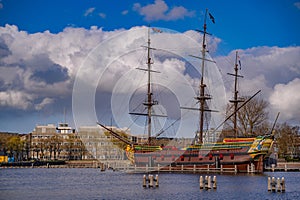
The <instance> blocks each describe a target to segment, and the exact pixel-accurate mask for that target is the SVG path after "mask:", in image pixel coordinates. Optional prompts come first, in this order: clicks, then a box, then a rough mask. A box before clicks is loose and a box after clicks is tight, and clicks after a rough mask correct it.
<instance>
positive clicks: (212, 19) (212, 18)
mask: <svg viewBox="0 0 300 200" xmlns="http://www.w3.org/2000/svg"><path fill="white" fill-rule="evenodd" d="M208 15H209V18H210V19H211V21H212V23H215V18H214V16H212V14H210V13H208Z"/></svg>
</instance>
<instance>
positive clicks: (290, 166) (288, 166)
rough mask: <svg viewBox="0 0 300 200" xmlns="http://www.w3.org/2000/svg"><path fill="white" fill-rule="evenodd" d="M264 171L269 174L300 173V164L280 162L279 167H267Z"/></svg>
mask: <svg viewBox="0 0 300 200" xmlns="http://www.w3.org/2000/svg"><path fill="white" fill-rule="evenodd" d="M264 170H265V171H268V172H299V171H300V162H279V163H277V165H274V164H273V165H272V166H271V167H265V169H264Z"/></svg>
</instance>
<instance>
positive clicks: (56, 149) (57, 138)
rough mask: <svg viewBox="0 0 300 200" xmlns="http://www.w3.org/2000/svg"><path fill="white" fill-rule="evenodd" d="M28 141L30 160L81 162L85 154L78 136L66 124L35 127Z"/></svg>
mask: <svg viewBox="0 0 300 200" xmlns="http://www.w3.org/2000/svg"><path fill="white" fill-rule="evenodd" d="M30 140H31V148H30V149H31V158H32V159H37V160H40V159H41V160H56V159H59V160H81V159H82V157H83V154H84V152H85V150H84V146H83V144H82V142H81V140H80V137H79V135H78V134H77V133H76V131H75V130H74V129H72V128H71V127H69V126H68V124H67V123H60V124H59V125H58V126H57V127H56V126H55V125H54V124H48V125H37V126H36V127H35V129H34V130H33V131H32V133H31V139H30Z"/></svg>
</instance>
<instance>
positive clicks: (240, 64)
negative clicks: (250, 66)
mask: <svg viewBox="0 0 300 200" xmlns="http://www.w3.org/2000/svg"><path fill="white" fill-rule="evenodd" d="M237 58H238V59H239V66H240V70H241V69H242V63H241V60H240V56H238V57H237Z"/></svg>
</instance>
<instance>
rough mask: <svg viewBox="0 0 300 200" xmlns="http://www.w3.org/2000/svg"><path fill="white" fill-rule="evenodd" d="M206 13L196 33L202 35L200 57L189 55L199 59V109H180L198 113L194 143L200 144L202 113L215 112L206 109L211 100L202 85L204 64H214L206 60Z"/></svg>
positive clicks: (202, 123) (201, 139)
mask: <svg viewBox="0 0 300 200" xmlns="http://www.w3.org/2000/svg"><path fill="white" fill-rule="evenodd" d="M207 13H208V10H207V9H206V11H205V16H204V23H203V31H202V30H197V31H198V32H201V33H203V38H202V49H201V57H199V56H194V55H191V56H192V57H194V58H198V59H201V60H202V62H201V79H200V84H199V95H198V96H196V97H195V99H196V100H197V101H198V103H199V104H200V107H199V108H188V107H181V108H182V109H189V110H197V111H199V132H198V133H197V134H196V138H195V139H196V141H195V142H198V143H200V144H202V143H203V129H204V113H205V112H216V111H213V110H210V109H209V108H207V104H206V101H207V100H209V99H211V96H210V95H208V94H205V88H206V84H205V83H204V71H205V70H204V67H205V63H206V62H207V61H208V62H213V63H215V61H213V60H210V59H209V58H206V52H208V51H207V48H206V42H205V40H206V35H207V34H209V33H208V32H207V31H206V29H207V28H206V19H207Z"/></svg>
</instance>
